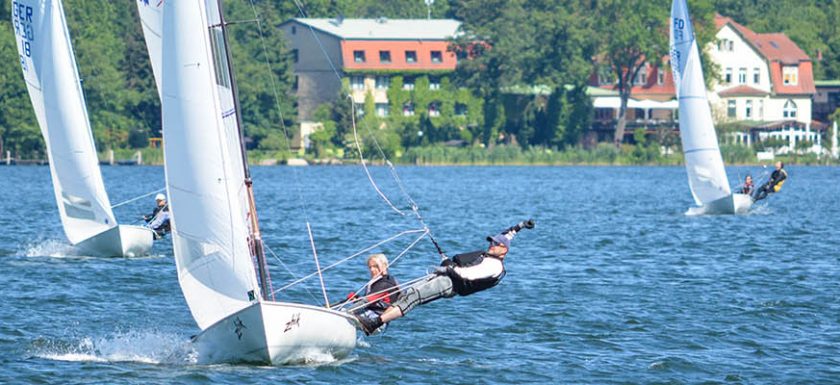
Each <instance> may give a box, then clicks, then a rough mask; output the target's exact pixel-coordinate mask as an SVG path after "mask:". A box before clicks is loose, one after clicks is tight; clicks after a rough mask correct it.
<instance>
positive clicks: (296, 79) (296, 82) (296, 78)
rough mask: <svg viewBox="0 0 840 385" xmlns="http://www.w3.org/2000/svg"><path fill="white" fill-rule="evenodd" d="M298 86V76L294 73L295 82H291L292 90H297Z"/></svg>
mask: <svg viewBox="0 0 840 385" xmlns="http://www.w3.org/2000/svg"><path fill="white" fill-rule="evenodd" d="M299 86H300V77H299V76H298V75H295V82H294V83H292V90H293V91H297V90H298V87H299Z"/></svg>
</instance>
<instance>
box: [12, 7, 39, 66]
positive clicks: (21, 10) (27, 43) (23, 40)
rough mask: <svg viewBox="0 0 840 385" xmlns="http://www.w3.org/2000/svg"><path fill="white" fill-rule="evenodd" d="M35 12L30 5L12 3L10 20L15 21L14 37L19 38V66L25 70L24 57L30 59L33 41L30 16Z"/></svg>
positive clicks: (33, 33) (33, 31) (33, 32)
mask: <svg viewBox="0 0 840 385" xmlns="http://www.w3.org/2000/svg"><path fill="white" fill-rule="evenodd" d="M34 13H35V10H34V9H33V8H32V6H30V5H26V4H23V3H22V2H19V1H17V0H15V1H12V19H13V20H14V21H15V36H20V38H19V39H18V41H19V42H20V45H21V46H20V48H21V49H20V52H22V53H21V55H20V64H21V65H22V66H23V69H24V71H25V70H26V60H25V57H32V43H33V42H34V41H35V29H34V27H33V25H32V15H33V14H34Z"/></svg>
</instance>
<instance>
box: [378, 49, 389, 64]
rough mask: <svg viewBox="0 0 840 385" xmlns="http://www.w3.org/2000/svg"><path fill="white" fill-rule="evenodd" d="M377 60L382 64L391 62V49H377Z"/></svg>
mask: <svg viewBox="0 0 840 385" xmlns="http://www.w3.org/2000/svg"><path fill="white" fill-rule="evenodd" d="M379 62H380V63H382V64H391V51H379Z"/></svg>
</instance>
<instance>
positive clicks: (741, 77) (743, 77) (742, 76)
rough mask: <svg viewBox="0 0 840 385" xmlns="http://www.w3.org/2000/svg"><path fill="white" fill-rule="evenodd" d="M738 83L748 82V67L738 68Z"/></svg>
mask: <svg viewBox="0 0 840 385" xmlns="http://www.w3.org/2000/svg"><path fill="white" fill-rule="evenodd" d="M738 84H747V69H746V68H739V69H738Z"/></svg>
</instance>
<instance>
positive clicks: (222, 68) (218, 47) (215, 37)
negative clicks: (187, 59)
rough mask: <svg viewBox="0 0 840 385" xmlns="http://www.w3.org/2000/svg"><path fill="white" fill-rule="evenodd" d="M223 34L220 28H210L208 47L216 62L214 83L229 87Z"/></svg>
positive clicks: (228, 72)
mask: <svg viewBox="0 0 840 385" xmlns="http://www.w3.org/2000/svg"><path fill="white" fill-rule="evenodd" d="M224 41H225V40H224V36H222V30H221V29H220V28H212V29H211V30H210V44H211V45H212V46H211V47H210V48H211V49H212V51H213V61H215V63H216V66H215V68H216V84H218V85H220V86H222V87H225V88H230V69H229V68H228V62H227V60H226V56H225V55H227V54H226V53H225V43H224Z"/></svg>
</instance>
